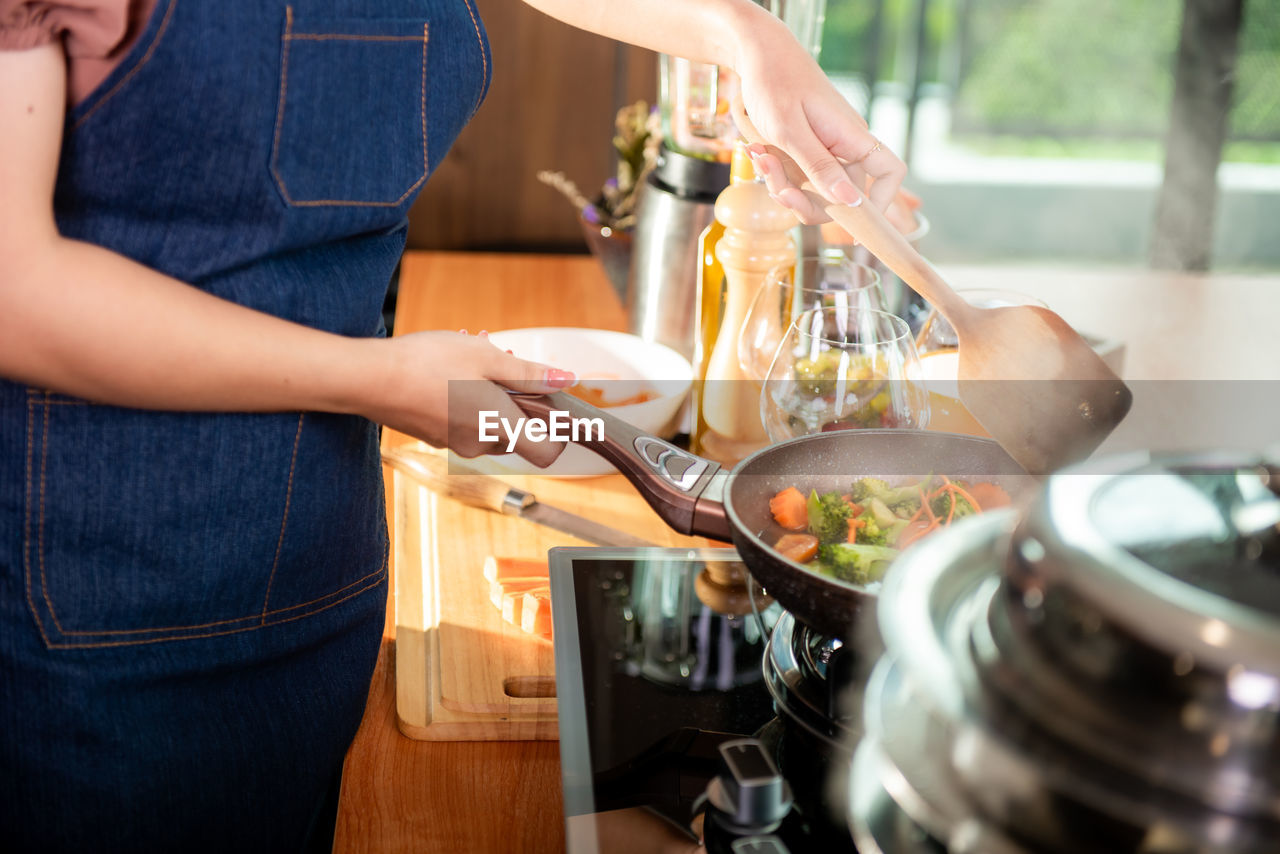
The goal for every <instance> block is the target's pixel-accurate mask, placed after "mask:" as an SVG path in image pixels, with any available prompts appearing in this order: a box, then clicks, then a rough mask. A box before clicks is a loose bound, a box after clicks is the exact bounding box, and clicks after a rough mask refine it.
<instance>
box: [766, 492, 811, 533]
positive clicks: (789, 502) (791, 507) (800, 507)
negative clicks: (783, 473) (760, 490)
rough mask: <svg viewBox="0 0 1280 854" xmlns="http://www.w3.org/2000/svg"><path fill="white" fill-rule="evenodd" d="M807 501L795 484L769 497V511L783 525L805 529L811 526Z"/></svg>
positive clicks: (793, 529)
mask: <svg viewBox="0 0 1280 854" xmlns="http://www.w3.org/2000/svg"><path fill="white" fill-rule="evenodd" d="M806 501H807V499H806V498H805V497H804V494H803V493H802V492H800V490H798V489H796V488H795V487H794V486H788V487H787V488H786V489H784V490H782V491H781V492H779V493H778V494H777V495H775V496H773V498H770V499H769V512H771V513H773V519H774V521H775V522H777V523H778V524H779V525H781V526H782V527H784V528H788V529H790V530H792V531H803V530H804V529H805V528H807V527H808V526H809V511H808V510H807V509H806V506H805V505H806Z"/></svg>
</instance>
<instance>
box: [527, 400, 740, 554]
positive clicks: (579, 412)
mask: <svg viewBox="0 0 1280 854" xmlns="http://www.w3.org/2000/svg"><path fill="white" fill-rule="evenodd" d="M510 394H511V399H512V401H513V402H514V403H515V404H516V405H517V406H519V407H520V408H521V409H522V410H524V412H525V413H526V414H528V415H530V416H534V417H537V418H543V419H549V418H550V414H551V412H552V411H556V412H564V413H566V414H567V415H568V416H569V417H570V418H572V419H580V418H589V419H599V420H600V422H601V423H602V424H603V425H604V431H603V438H598V436H597V434H596V433H595V432H594V431H583V433H585V434H586V436H585V437H584V436H582V435H579V437H578V439H576V440H575V444H578V445H581V446H583V447H584V448H587V449H589V450H592V451H595V452H596V453H597V454H599V455H600V456H602V457H604V458H605V459H606V460H608V461H609V462H611V463H613V464H614V465H615V466H617V468H618V471H620V472H622V474H623V476H624V477H626V479H627V480H628V481H630V482H631V484H632V485H633V486H635V487H636V489H638V490H639V491H640V494H641V495H643V496H644V499H645V501H647V502H649V506H651V507H652V508H653V509H654V510H655V511H656V512H657V514H658V515H659V516H661V517H662V521H664V522H666V523H667V524H668V525H669V526H670V527H671V529H672V530H674V531H677V532H679V533H681V534H695V535H698V536H703V537H710V538H711V539H715V540H723V541H725V542H728V541H729V540H730V530H729V521H728V519H727V518H726V516H725V512H724V504H723V503H722V501H721V497H722V496H723V494H724V492H723V480H724V477H725V475H724V473H723V472H722V471H721V470H720V465H719V464H718V463H713V462H712V461H711V460H708V459H704V458H702V457H699V456H696V455H695V454H691V453H689V452H688V451H685V450H682V449H681V448H677V447H676V446H675V445H672V444H671V443H670V442H665V441H663V440H662V439H659V438H658V437H656V436H651V435H650V434H648V433H645V432H644V431H643V430H638V429H636V428H635V427H633V426H632V425H631V424H628V423H627V422H626V421H623V420H622V419H621V418H618V417H616V416H614V415H611V414H609V413H608V412H606V411H604V410H602V409H597V408H596V407H594V406H592V405H591V404H589V403H586V402H585V401H583V400H580V399H578V398H576V397H574V396H573V395H571V394H569V393H567V392H563V391H558V392H554V393H552V394H547V395H535V394H521V393H519V392H511V393H510Z"/></svg>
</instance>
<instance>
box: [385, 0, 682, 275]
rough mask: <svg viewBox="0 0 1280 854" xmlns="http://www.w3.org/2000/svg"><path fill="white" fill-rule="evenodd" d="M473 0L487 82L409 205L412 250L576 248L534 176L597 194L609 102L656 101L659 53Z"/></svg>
mask: <svg viewBox="0 0 1280 854" xmlns="http://www.w3.org/2000/svg"><path fill="white" fill-rule="evenodd" d="M477 2H478V5H479V8H480V13H481V16H482V17H483V19H484V24H485V28H486V30H487V32H488V35H489V42H490V45H491V46H492V49H493V81H492V83H491V85H490V88H489V94H488V97H486V98H485V102H484V104H483V105H482V106H481V107H480V110H479V111H478V112H477V113H476V116H475V118H474V119H472V121H471V123H470V124H469V125H468V126H467V127H466V129H465V130H463V132H462V135H461V136H460V137H459V138H458V141H457V142H456V143H455V144H454V146H453V148H452V149H451V150H450V152H449V154H448V155H447V156H446V157H445V159H444V161H443V162H442V163H441V164H440V166H439V167H438V168H437V169H436V171H435V174H434V175H433V176H432V178H431V180H430V181H429V182H428V183H427V186H426V188H425V190H424V191H423V193H422V195H421V196H420V197H419V199H418V201H417V203H416V204H415V205H414V207H413V210H412V212H411V214H410V218H409V248H410V249H527V250H540V249H562V250H565V249H567V250H576V249H582V248H584V247H585V243H584V241H583V237H582V232H581V229H580V228H579V226H578V222H577V218H576V216H575V214H574V211H573V208H572V207H571V206H570V204H569V203H568V202H567V201H566V200H565V199H564V197H563V196H561V195H560V193H558V192H557V191H555V190H553V189H551V188H550V187H548V186H546V185H544V184H542V183H541V182H539V181H538V179H537V173H538V171H539V170H542V169H551V170H561V171H563V172H565V174H566V175H568V176H569V177H570V178H572V179H573V180H574V181H576V182H577V183H578V186H579V187H581V188H582V190H583V192H584V193H586V194H587V195H588V196H593V195H595V191H596V190H597V189H598V188H599V187H600V185H601V184H602V183H603V182H604V180H605V178H607V177H608V176H609V175H610V174H612V171H613V168H614V160H613V148H612V144H611V142H610V141H611V140H612V138H613V123H614V116H615V114H616V113H617V110H618V108H619V107H620V106H623V105H625V104H629V103H632V102H633V101H635V100H638V99H640V98H644V99H645V100H647V101H648V102H649V103H651V104H652V103H653V102H654V100H655V98H656V95H657V88H658V72H657V55H656V54H654V53H652V52H650V51H644V50H640V49H638V48H632V47H630V46H627V45H623V44H621V43H619V42H615V41H613V40H611V39H606V38H601V37H600V36H596V35H593V34H591V33H587V32H584V31H582V30H577V29H574V28H573V27H570V26H569V25H567V24H563V23H561V22H560V21H557V20H555V19H553V18H549V17H547V16H546V15H543V14H542V13H540V12H538V11H536V10H534V9H532V8H530V7H528V6H526V5H525V4H524V3H522V2H520V0H477Z"/></svg>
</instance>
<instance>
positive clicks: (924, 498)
mask: <svg viewBox="0 0 1280 854" xmlns="http://www.w3.org/2000/svg"><path fill="white" fill-rule="evenodd" d="M935 497H937V493H933V494H931V495H925V494H924V490H921V491H920V506H921V507H923V508H924V512H926V513H928V514H929V521H930V522H937V521H938V517H937V516H935V515H934V513H933V508H932V507H930V506H929V502H930V500H932V499H933V498H935Z"/></svg>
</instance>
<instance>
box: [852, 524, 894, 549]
mask: <svg viewBox="0 0 1280 854" xmlns="http://www.w3.org/2000/svg"><path fill="white" fill-rule="evenodd" d="M858 542H859V543H865V544H866V545H870V546H887V545H889V532H888V531H886V530H885V529H884V528H882V527H881V526H880V524H879V523H878V522H876V520H875V519H873V518H867V524H865V525H863V526H862V528H861V529H860V530H859V531H858Z"/></svg>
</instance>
